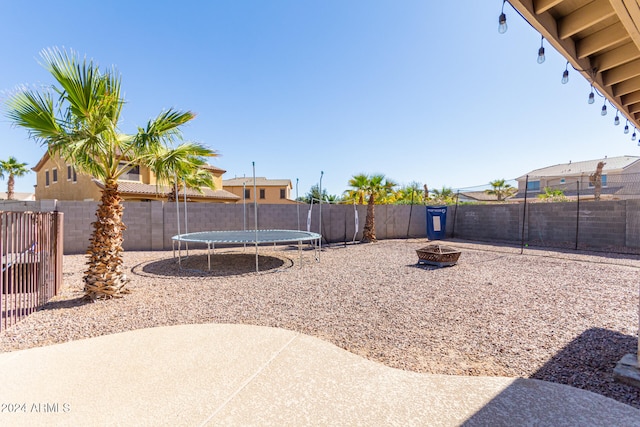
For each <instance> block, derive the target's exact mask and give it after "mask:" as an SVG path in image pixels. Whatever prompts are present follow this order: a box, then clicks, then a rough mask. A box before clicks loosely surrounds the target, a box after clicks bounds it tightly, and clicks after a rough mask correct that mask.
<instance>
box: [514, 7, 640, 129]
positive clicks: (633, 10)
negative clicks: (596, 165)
mask: <svg viewBox="0 0 640 427" xmlns="http://www.w3.org/2000/svg"><path fill="white" fill-rule="evenodd" d="M507 1H508V2H509V3H510V4H511V5H512V6H513V7H514V8H515V9H516V10H517V11H518V12H519V13H520V14H521V15H522V16H523V17H524V18H525V19H526V20H527V21H528V22H529V23H530V24H531V25H532V26H533V27H534V28H535V29H536V30H537V31H538V32H540V34H541V35H542V36H543V37H544V38H545V39H546V41H547V42H548V43H549V44H551V45H552V46H553V47H554V48H555V49H556V50H557V51H558V52H560V54H561V55H563V56H564V57H565V58H566V59H567V61H568V62H569V63H570V64H571V65H572V66H573V68H574V69H576V71H578V72H579V73H580V74H582V75H583V76H584V78H585V79H587V81H588V82H589V83H592V84H593V86H594V88H596V89H597V90H598V91H599V92H600V93H601V94H602V95H604V96H605V97H606V98H607V99H608V100H609V101H610V102H611V104H613V106H615V108H617V109H618V111H620V114H621V115H622V116H625V117H626V118H627V119H628V120H629V125H630V126H634V127H636V128H639V129H640V28H639V27H640V1H639V0H507Z"/></svg>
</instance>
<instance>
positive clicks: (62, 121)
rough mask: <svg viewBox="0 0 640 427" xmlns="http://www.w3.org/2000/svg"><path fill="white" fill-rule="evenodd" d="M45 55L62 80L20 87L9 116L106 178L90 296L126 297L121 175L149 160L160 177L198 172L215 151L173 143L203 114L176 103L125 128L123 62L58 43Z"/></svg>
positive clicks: (92, 248) (81, 167) (88, 281)
mask: <svg viewBox="0 0 640 427" xmlns="http://www.w3.org/2000/svg"><path fill="white" fill-rule="evenodd" d="M41 56H42V58H43V60H44V67H45V68H46V69H47V70H48V71H49V72H50V73H51V74H52V76H53V78H54V79H55V81H56V82H57V84H58V85H57V86H53V87H52V90H51V91H44V92H38V91H34V90H21V91H19V92H18V93H16V94H15V95H13V96H12V97H11V98H10V99H9V100H8V103H7V105H8V111H7V116H8V117H9V119H10V120H12V121H13V123H14V124H16V125H17V126H21V127H23V128H25V129H27V130H28V131H29V134H30V136H31V137H32V138H33V139H35V140H36V141H38V142H40V143H42V144H43V145H45V146H47V149H48V151H49V153H50V154H52V155H59V156H60V157H61V158H63V159H65V160H66V161H68V162H70V163H72V164H73V165H74V167H75V168H76V169H77V170H78V171H79V172H81V173H85V174H88V175H91V176H93V177H95V178H96V179H99V180H100V181H102V183H103V185H104V187H103V189H102V190H101V191H102V197H101V200H100V204H99V205H98V209H97V211H96V217H97V219H96V221H95V222H94V223H93V233H92V236H91V240H90V245H89V248H88V250H87V253H88V257H89V259H88V262H87V264H88V268H87V270H86V271H85V275H84V278H83V279H84V292H85V297H86V298H88V299H96V298H101V299H106V298H112V297H119V296H121V295H122V294H124V293H127V292H128V291H127V289H126V288H125V285H126V283H127V278H126V275H125V274H124V272H123V269H122V264H123V260H122V251H123V249H122V241H123V235H122V233H123V231H124V230H125V229H126V227H125V225H124V223H123V222H122V213H123V206H122V198H121V197H120V193H119V191H118V178H119V177H121V176H122V175H124V174H126V173H127V172H129V171H130V170H131V169H132V168H134V167H136V166H140V165H141V166H146V167H149V168H150V169H151V170H152V171H153V172H154V173H155V174H156V176H157V177H158V180H159V182H160V183H168V182H169V177H173V176H175V175H176V174H178V175H179V176H183V175H185V176H188V175H190V174H192V173H194V171H195V168H197V167H198V166H199V165H201V164H202V163H203V160H202V157H204V156H213V155H215V153H214V152H213V151H212V150H210V149H208V148H206V147H204V146H202V145H200V144H195V143H189V142H185V143H182V144H180V145H179V146H177V147H175V148H171V147H173V144H174V143H176V142H177V141H178V140H179V139H180V138H181V132H180V127H181V126H182V125H183V124H185V123H187V122H188V121H190V120H192V119H193V118H194V117H195V115H194V114H193V113H192V112H190V111H186V112H183V111H177V110H173V109H170V110H168V111H164V112H162V113H160V114H159V115H158V116H157V117H156V118H155V119H152V120H149V122H148V123H147V125H146V127H144V128H138V132H137V133H135V134H132V135H129V134H124V133H122V132H120V130H119V129H118V122H119V119H120V113H121V110H122V106H123V105H124V98H122V96H121V93H120V83H121V82H120V76H119V74H117V72H116V71H115V69H110V70H107V71H104V72H102V71H100V69H99V68H98V66H97V65H96V64H94V62H93V60H90V61H87V59H86V58H85V59H84V60H80V59H79V58H78V57H77V55H76V54H75V53H74V52H71V53H70V54H69V53H67V52H65V51H61V50H58V49H50V50H45V51H43V52H42V54H41ZM52 92H54V93H55V96H54V94H53V93H52Z"/></svg>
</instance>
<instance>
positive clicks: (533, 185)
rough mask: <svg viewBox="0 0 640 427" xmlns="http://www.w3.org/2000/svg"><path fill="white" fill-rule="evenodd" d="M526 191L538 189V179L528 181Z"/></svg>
mask: <svg viewBox="0 0 640 427" xmlns="http://www.w3.org/2000/svg"><path fill="white" fill-rule="evenodd" d="M527 191H540V181H529V182H528V183H527Z"/></svg>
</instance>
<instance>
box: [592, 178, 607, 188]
mask: <svg viewBox="0 0 640 427" xmlns="http://www.w3.org/2000/svg"><path fill="white" fill-rule="evenodd" d="M602 186H603V187H606V186H607V175H602ZM589 187H590V188H591V187H593V184H592V183H591V180H589Z"/></svg>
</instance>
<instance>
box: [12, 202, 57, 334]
mask: <svg viewBox="0 0 640 427" xmlns="http://www.w3.org/2000/svg"><path fill="white" fill-rule="evenodd" d="M62 218H63V214H62V213H61V212H2V211H0V256H1V257H2V258H1V262H0V267H1V271H0V289H1V292H0V311H1V312H2V317H1V318H0V331H2V330H5V329H6V328H8V327H10V326H12V325H14V324H15V323H17V322H18V321H20V320H22V319H23V318H24V317H26V316H28V315H29V314H31V313H33V312H34V311H36V310H37V309H38V308H40V307H42V306H43V305H44V304H45V303H46V302H47V301H48V300H49V299H50V298H52V297H53V296H55V295H56V294H57V292H58V290H59V289H60V286H61V285H62V257H63V233H62V230H63V228H62V227H63V223H62Z"/></svg>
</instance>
